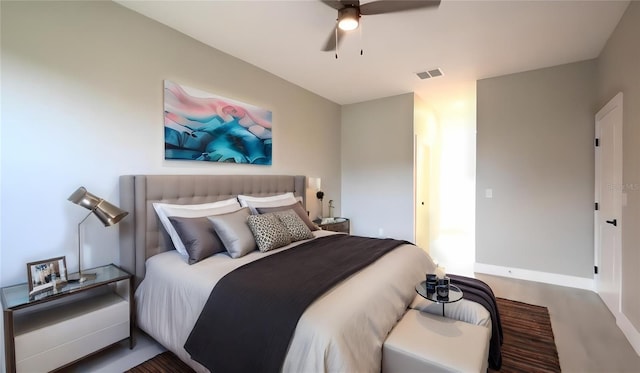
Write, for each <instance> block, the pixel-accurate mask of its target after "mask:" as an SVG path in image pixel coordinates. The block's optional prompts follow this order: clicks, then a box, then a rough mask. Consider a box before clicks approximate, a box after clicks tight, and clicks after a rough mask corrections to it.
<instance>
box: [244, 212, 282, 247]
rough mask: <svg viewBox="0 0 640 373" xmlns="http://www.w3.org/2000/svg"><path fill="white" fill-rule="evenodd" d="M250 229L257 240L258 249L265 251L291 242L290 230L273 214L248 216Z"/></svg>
mask: <svg viewBox="0 0 640 373" xmlns="http://www.w3.org/2000/svg"><path fill="white" fill-rule="evenodd" d="M247 224H248V225H249V229H251V232H252V233H253V238H254V239H255V240H256V244H257V245H258V250H260V251H262V252H265V251H269V250H273V249H277V248H279V247H282V246H286V245H288V244H290V243H291V235H290V234H289V230H288V229H287V228H286V227H285V226H284V225H283V224H282V222H281V221H280V219H278V217H277V216H275V215H273V214H264V215H250V216H249V217H248V218H247Z"/></svg>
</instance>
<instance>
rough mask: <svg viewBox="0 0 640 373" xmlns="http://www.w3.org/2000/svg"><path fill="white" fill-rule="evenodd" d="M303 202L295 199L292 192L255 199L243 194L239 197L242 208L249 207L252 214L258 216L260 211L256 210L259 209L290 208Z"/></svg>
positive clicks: (299, 198)
mask: <svg viewBox="0 0 640 373" xmlns="http://www.w3.org/2000/svg"><path fill="white" fill-rule="evenodd" d="M301 200H302V198H301V197H295V196H294V195H293V193H292V192H288V193H284V194H278V195H276V196H269V197H253V196H244V195H242V194H240V195H238V201H240V206H242V207H249V209H250V210H251V213H252V214H254V215H256V214H258V211H257V210H256V208H257V207H280V206H289V205H292V204H294V203H296V202H299V201H301Z"/></svg>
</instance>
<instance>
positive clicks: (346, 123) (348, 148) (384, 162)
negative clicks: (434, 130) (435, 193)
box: [323, 93, 414, 241]
mask: <svg viewBox="0 0 640 373" xmlns="http://www.w3.org/2000/svg"><path fill="white" fill-rule="evenodd" d="M413 104H414V95H413V93H408V94H404V95H400V96H393V97H387V98H383V99H379V100H373V101H367V102H363V103H358V104H351V105H345V106H343V107H342V145H341V148H342V212H343V214H344V216H347V217H349V218H350V219H351V233H352V234H357V235H363V236H371V237H377V236H378V235H379V230H380V229H382V230H383V236H388V237H393V238H398V239H405V240H409V241H413V239H414V228H413V226H414V208H413V207H414V206H413V201H414V192H413V183H414V182H413V115H414V112H413V109H414V108H413ZM323 183H324V181H323Z"/></svg>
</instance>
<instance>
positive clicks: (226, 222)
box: [207, 207, 256, 258]
mask: <svg viewBox="0 0 640 373" xmlns="http://www.w3.org/2000/svg"><path fill="white" fill-rule="evenodd" d="M249 215H250V213H249V208H248V207H245V208H242V209H240V210H238V211H235V212H231V213H229V214H222V215H216V216H209V217H208V218H207V219H209V220H210V221H211V224H213V228H214V229H215V230H216V233H217V234H218V237H220V241H222V243H223V244H224V247H225V248H226V249H227V251H228V252H229V255H230V256H231V257H232V258H239V257H241V256H244V255H247V254H248V253H250V252H252V251H253V250H255V249H256V241H255V240H254V239H253V234H252V233H251V230H250V229H249V226H248V225H247V218H248V217H249Z"/></svg>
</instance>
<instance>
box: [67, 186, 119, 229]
mask: <svg viewBox="0 0 640 373" xmlns="http://www.w3.org/2000/svg"><path fill="white" fill-rule="evenodd" d="M68 200H69V201H71V202H73V203H75V204H76V205H80V206H82V207H84V208H86V209H87V210H91V211H92V212H93V213H94V214H95V215H96V216H97V217H98V219H100V221H101V222H102V224H104V226H105V227H109V226H111V225H114V224H117V223H118V222H119V221H120V220H122V218H124V217H125V216H127V214H129V213H128V212H126V211H124V210H122V209H121V208H119V207H117V206H114V205H112V204H111V203H109V202H107V201H105V200H104V199H102V198H100V197H98V196H96V195H94V194H91V193H89V192H88V191H87V189H86V188H85V187H80V188H78V189H77V190H76V191H75V192H73V194H71V196H69V198H68Z"/></svg>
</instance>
